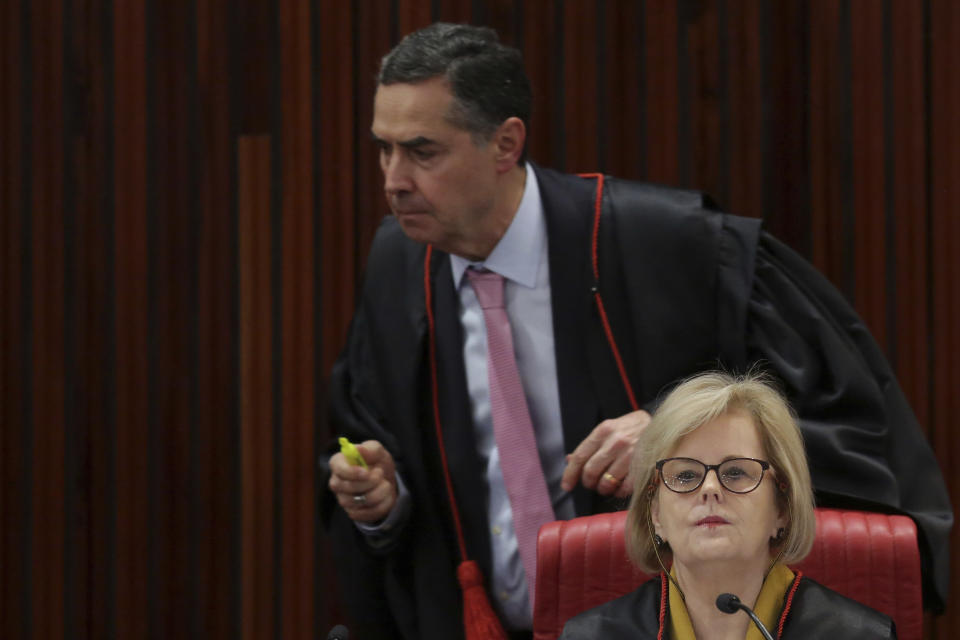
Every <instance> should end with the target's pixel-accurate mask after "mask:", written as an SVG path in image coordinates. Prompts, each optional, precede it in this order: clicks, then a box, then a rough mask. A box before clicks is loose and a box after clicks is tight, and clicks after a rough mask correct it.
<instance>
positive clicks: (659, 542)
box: [653, 533, 666, 547]
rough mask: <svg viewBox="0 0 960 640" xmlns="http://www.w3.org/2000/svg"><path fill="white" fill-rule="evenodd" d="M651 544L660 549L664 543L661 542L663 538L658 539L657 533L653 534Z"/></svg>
mask: <svg viewBox="0 0 960 640" xmlns="http://www.w3.org/2000/svg"><path fill="white" fill-rule="evenodd" d="M653 544H655V545H657V546H658V547H662V546H663V545H664V544H666V543H665V542H664V541H663V538H661V537H660V534H659V533H655V534H653Z"/></svg>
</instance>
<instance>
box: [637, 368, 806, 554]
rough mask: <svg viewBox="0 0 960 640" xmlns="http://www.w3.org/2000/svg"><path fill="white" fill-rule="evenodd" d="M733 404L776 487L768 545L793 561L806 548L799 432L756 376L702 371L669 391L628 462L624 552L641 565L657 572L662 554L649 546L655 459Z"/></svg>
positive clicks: (766, 382) (782, 405)
mask: <svg viewBox="0 0 960 640" xmlns="http://www.w3.org/2000/svg"><path fill="white" fill-rule="evenodd" d="M736 410H742V411H744V412H746V413H747V414H749V415H750V416H751V417H752V418H753V423H754V426H755V427H756V429H757V433H758V434H759V436H760V442H761V443H762V445H763V450H764V455H765V456H766V460H767V461H768V462H769V463H770V466H771V470H770V471H772V472H773V473H772V474H771V475H772V477H771V479H772V480H773V481H775V482H777V483H778V484H779V485H781V487H780V488H779V489H778V490H777V502H778V506H779V507H780V509H781V510H782V511H783V512H785V513H786V514H787V517H788V523H787V526H786V531H785V535H784V537H783V538H782V539H780V540H777V541H771V550H772V551H775V552H776V553H779V554H781V560H782V561H783V562H784V563H788V564H789V563H794V562H799V561H800V560H802V559H803V558H804V557H806V555H807V554H808V553H809V552H810V548H811V547H812V546H813V540H814V537H815V535H816V516H815V515H814V511H813V505H814V501H813V488H812V486H811V482H810V470H809V468H808V467H807V457H806V452H805V451H804V447H803V438H802V436H801V435H800V429H799V427H798V426H797V421H796V418H795V417H794V415H793V412H792V411H791V409H790V407H789V406H788V405H787V402H786V400H785V399H784V398H783V396H782V395H781V394H780V392H779V391H777V390H776V389H775V388H774V387H773V386H772V384H771V383H770V381H769V380H768V379H767V378H766V377H765V376H763V375H762V374H756V373H748V374H747V375H745V376H740V377H735V376H732V375H730V374H727V373H723V372H708V373H703V374H699V375H696V376H694V377H692V378H689V379H687V380H685V381H684V382H682V383H681V384H680V385H678V386H677V387H676V388H675V389H674V390H673V391H672V392H670V394H669V395H668V396H667V397H666V399H665V400H664V401H663V404H661V405H660V408H659V409H657V411H656V413H655V414H654V416H653V419H652V420H651V421H650V424H649V425H647V427H646V429H644V430H643V433H641V435H640V439H639V440H638V441H637V443H636V446H635V449H634V454H633V460H632V461H631V467H630V473H631V475H632V477H633V478H634V486H633V497H632V498H631V500H630V507H629V511H628V513H627V525H626V537H627V552H628V553H629V555H630V559H631V560H633V562H634V563H635V564H636V565H637V566H639V567H640V568H641V569H643V570H644V571H647V572H651V573H653V572H657V571H660V568H661V565H660V560H659V558H658V555H657V553H658V551H659V553H660V556H663V555H664V553H665V552H666V550H665V549H663V548H661V549H659V550H658V549H657V548H656V546H655V543H654V540H653V530H652V525H651V521H650V503H651V500H652V499H653V497H654V495H656V492H657V491H658V490H659V487H660V483H659V482H657V470H656V464H657V460H660V459H663V458H666V457H668V455H669V453H670V452H671V451H672V450H673V449H674V448H675V447H676V446H677V444H678V443H679V441H680V439H681V438H683V437H684V436H686V435H687V434H689V433H691V432H693V431H694V430H696V429H698V428H699V427H700V426H702V425H704V424H706V423H707V422H710V421H711V420H714V419H716V418H718V417H720V416H722V415H725V414H727V413H729V412H731V411H736ZM783 485H785V486H783ZM774 545H775V546H774Z"/></svg>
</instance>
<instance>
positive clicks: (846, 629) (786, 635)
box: [560, 577, 897, 640]
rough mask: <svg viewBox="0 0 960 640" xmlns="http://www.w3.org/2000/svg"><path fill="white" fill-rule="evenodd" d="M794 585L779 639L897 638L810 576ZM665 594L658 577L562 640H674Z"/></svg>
mask: <svg viewBox="0 0 960 640" xmlns="http://www.w3.org/2000/svg"><path fill="white" fill-rule="evenodd" d="M794 582H795V583H797V584H796V587H797V588H796V592H795V593H794V595H793V598H792V599H790V600H789V601H788V602H787V603H786V606H785V607H784V608H785V609H786V611H781V612H780V615H779V616H778V620H782V621H783V634H782V635H777V629H768V631H770V634H771V635H772V636H773V637H774V638H779V640H807V639H808V638H856V639H857V640H892V639H894V638H896V637H897V632H896V627H895V625H894V624H893V621H892V620H891V619H890V618H889V617H888V616H886V615H884V614H882V613H880V612H878V611H875V610H874V609H871V608H870V607H868V606H866V605H863V604H860V603H859V602H857V601H856V600H851V599H850V598H848V597H846V596H844V595H842V594H840V593H837V592H836V591H833V590H832V589H828V588H827V587H825V586H823V585H822V584H820V583H818V582H816V581H814V580H810V579H809V578H803V577H797V578H795V580H794ZM791 588H792V587H791ZM665 596H666V594H665V593H664V590H663V584H662V579H660V578H653V579H651V580H649V581H647V582H645V583H643V584H642V585H640V587H639V588H637V589H636V590H635V591H631V592H630V593H628V594H627V595H625V596H621V597H620V598H617V599H616V600H611V601H610V602H606V603H604V604H602V605H600V606H598V607H594V608H593V609H589V610H587V611H584V612H583V613H581V614H580V615H577V616H574V617H573V618H571V619H570V620H569V621H568V622H567V624H566V626H564V628H563V633H562V634H561V635H560V640H596V639H598V638H603V640H655V639H656V638H661V637H662V638H669V637H670V633H669V628H670V609H669V604H668V603H667V602H665V601H666V598H665ZM662 606H666V609H665V612H666V613H665V615H664V619H663V621H662V622H661V620H660V611H661V607H662ZM784 614H786V615H784ZM737 615H745V614H737ZM661 624H662V625H663V629H662V631H663V633H662V635H661V633H660V632H661Z"/></svg>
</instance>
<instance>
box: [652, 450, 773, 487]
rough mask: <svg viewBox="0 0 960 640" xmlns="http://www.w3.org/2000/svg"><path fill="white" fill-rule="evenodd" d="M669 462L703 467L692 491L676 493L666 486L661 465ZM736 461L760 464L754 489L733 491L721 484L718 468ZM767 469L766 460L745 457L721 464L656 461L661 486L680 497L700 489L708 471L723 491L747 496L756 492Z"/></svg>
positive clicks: (697, 461) (767, 463)
mask: <svg viewBox="0 0 960 640" xmlns="http://www.w3.org/2000/svg"><path fill="white" fill-rule="evenodd" d="M671 460H690V461H692V462H696V463H697V464H699V465H702V466H703V467H704V471H703V475H702V476H700V482H698V483H697V486H695V487H693V488H692V489H689V490H687V491H678V490H676V489H674V488H673V487H671V486H670V485H669V484H667V481H666V480H665V479H664V477H663V465H665V464H666V463H668V462H670V461H671ZM736 460H751V461H753V462H757V463H759V464H760V479H759V480H757V484H756V485H754V487H753V488H752V489H748V490H746V491H734V490H733V489H731V488H730V487H728V486H727V485H725V484H724V483H723V480H721V479H720V467H721V466H723V465H725V464H727V463H728V462H734V461H736ZM769 468H770V463H769V462H767V461H766V460H760V459H758V458H746V457H740V458H728V459H726V460H724V461H723V462H721V463H720V464H706V463H705V462H701V461H700V460H697V459H696V458H687V457H685V456H677V457H674V458H664V459H663V460H657V464H656V469H657V475H659V476H660V480H661V481H662V482H663V486H665V487H666V488H667V489H669V490H670V491H673V492H674V493H679V494H681V495H683V494H687V493H693V492H694V491H696V490H697V489H699V488H700V487H702V486H703V483H704V482H706V481H707V474H708V473H710V470H711V469H712V470H713V475H715V476H717V482H718V483H719V484H720V486H721V487H723V488H724V489H726V490H727V491H729V492H730V493H735V494H737V495H738V496H742V495H746V494H748V493H751V492H753V491H756V490H757V487H759V486H760V484H761V483H762V482H763V474H764V473H765V472H766V471H767V469H769Z"/></svg>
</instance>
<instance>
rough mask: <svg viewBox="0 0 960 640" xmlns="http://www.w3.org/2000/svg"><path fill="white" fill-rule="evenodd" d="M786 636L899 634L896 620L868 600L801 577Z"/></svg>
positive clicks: (789, 609) (791, 602)
mask: <svg viewBox="0 0 960 640" xmlns="http://www.w3.org/2000/svg"><path fill="white" fill-rule="evenodd" d="M785 613H786V617H785V619H784V623H783V638H784V640H787V639H790V638H808V637H809V638H827V637H846V638H865V639H871V638H878V639H880V638H896V637H897V632H896V627H895V626H894V624H893V620H892V619H891V618H890V617H889V616H887V615H885V614H883V613H880V612H879V611H877V610H876V609H872V608H870V607H868V606H867V605H865V604H862V603H860V602H857V601H856V600H853V599H852V598H848V597H847V596H845V595H843V594H841V593H838V592H836V591H834V590H833V589H830V588H828V587H825V586H823V585H822V584H820V583H819V582H817V581H815V580H811V579H810V578H807V577H802V578H800V582H799V585H798V586H797V590H796V592H795V593H794V595H793V597H792V598H789V599H788V602H787V611H786V612H785Z"/></svg>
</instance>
